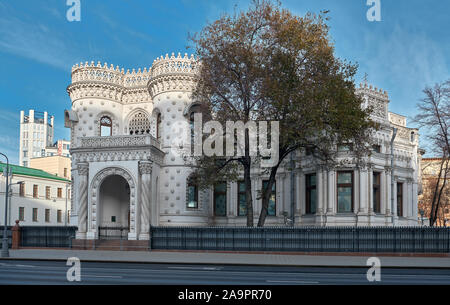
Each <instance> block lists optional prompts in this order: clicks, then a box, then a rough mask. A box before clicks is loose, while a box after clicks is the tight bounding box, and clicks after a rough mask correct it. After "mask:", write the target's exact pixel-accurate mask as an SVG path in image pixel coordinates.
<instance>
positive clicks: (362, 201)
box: [359, 167, 373, 214]
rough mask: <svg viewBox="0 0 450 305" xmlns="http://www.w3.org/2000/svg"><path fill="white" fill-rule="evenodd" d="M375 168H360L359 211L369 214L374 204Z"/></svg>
mask: <svg viewBox="0 0 450 305" xmlns="http://www.w3.org/2000/svg"><path fill="white" fill-rule="evenodd" d="M372 175H373V169H372V168H371V167H369V168H368V169H366V168H360V169H359V213H362V214H367V213H372V212H373V206H372V202H373V201H372V200H371V199H372V196H373V193H372V191H373V190H372V187H371V186H372V184H371V183H370V181H372Z"/></svg>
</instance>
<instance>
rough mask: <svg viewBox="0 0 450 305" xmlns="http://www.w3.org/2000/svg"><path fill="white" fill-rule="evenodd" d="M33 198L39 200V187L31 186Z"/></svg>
mask: <svg viewBox="0 0 450 305" xmlns="http://www.w3.org/2000/svg"><path fill="white" fill-rule="evenodd" d="M33 198H39V185H37V184H33Z"/></svg>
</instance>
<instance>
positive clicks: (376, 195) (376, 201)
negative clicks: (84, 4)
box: [373, 172, 381, 213]
mask: <svg viewBox="0 0 450 305" xmlns="http://www.w3.org/2000/svg"><path fill="white" fill-rule="evenodd" d="M380 178H381V174H380V173H376V172H374V173H373V211H374V212H375V213H381V190H380V185H381V183H380Z"/></svg>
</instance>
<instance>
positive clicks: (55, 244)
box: [20, 226, 77, 248]
mask: <svg viewBox="0 0 450 305" xmlns="http://www.w3.org/2000/svg"><path fill="white" fill-rule="evenodd" d="M20 229H21V232H20V233H21V234H20V245H21V246H22V247H48V248H70V247H71V246H72V240H73V239H74V238H75V231H76V230H77V227H38V226H35V227H31V226H24V227H21V228H20Z"/></svg>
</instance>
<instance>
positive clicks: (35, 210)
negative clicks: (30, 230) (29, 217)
mask: <svg viewBox="0 0 450 305" xmlns="http://www.w3.org/2000/svg"><path fill="white" fill-rule="evenodd" d="M37 221H38V209H37V208H33V222H37Z"/></svg>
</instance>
